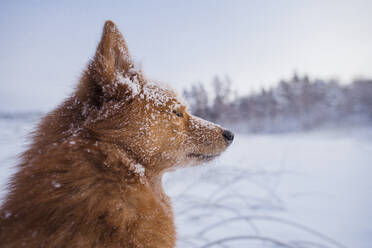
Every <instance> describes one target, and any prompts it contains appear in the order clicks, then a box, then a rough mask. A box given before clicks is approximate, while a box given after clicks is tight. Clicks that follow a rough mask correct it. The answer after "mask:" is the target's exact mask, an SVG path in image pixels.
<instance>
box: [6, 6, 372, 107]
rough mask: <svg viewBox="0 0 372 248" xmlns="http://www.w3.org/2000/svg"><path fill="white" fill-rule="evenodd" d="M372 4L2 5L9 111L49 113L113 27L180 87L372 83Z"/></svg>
mask: <svg viewBox="0 0 372 248" xmlns="http://www.w3.org/2000/svg"><path fill="white" fill-rule="evenodd" d="M371 13H372V1H363V0H350V1H343V0H338V1H326V0H323V1H295V0H291V1H290V0H288V1H285V0H272V1H268V0H267V1H266V0H265V1H264V0H257V1H249V0H241V1H235V0H232V1H227V0H226V1H222V0H220V1H217V0H195V1H191V0H188V1H186V0H185V1H174V0H169V1H150V0H148V1H141V0H133V1H124V0H121V1H92V0H90V1H77V0H75V1H57V0H56V1H32V0H28V1H1V2H0V30H1V35H0V55H1V59H0V111H25V110H42V111H47V110H50V109H51V108H53V107H55V106H56V105H57V104H58V103H59V102H61V100H62V99H63V98H64V97H66V96H67V95H68V94H69V93H71V92H72V89H73V87H74V85H76V83H77V80H78V78H79V75H80V73H81V71H82V69H83V68H84V67H85V66H86V64H87V62H88V60H89V59H90V58H91V57H92V56H93V54H94V52H95V48H96V45H97V43H98V42H99V38H100V35H101V31H102V27H103V24H104V21H105V20H107V19H111V20H113V21H114V22H115V23H116V24H117V25H118V26H119V28H120V30H121V31H122V33H123V34H124V36H125V38H126V40H127V42H128V45H129V49H130V51H131V54H132V55H133V57H134V59H135V61H136V62H137V63H139V64H141V65H142V68H143V70H144V72H145V74H146V75H147V76H148V77H150V78H153V79H156V80H161V81H164V82H166V83H169V84H170V85H172V86H174V87H175V88H176V89H179V90H181V89H182V88H184V87H187V86H188V85H190V84H191V83H194V82H198V81H202V82H205V83H209V82H210V81H211V79H212V78H213V76H214V75H216V74H217V75H221V76H224V75H229V76H230V78H231V79H232V81H233V86H234V87H235V88H236V89H238V90H239V92H240V93H242V94H243V93H247V92H250V91H251V90H256V89H258V88H260V87H262V86H264V87H268V86H271V85H274V84H276V83H277V82H278V80H279V79H281V78H286V77H289V76H290V75H291V74H292V73H293V71H295V70H296V71H297V72H299V73H305V72H306V73H308V74H309V75H310V76H311V77H323V78H331V77H336V78H339V79H340V80H342V81H343V82H348V81H349V80H351V79H352V78H354V77H359V76H364V77H372V70H371V68H372V14H371Z"/></svg>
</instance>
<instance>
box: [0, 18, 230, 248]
mask: <svg viewBox="0 0 372 248" xmlns="http://www.w3.org/2000/svg"><path fill="white" fill-rule="evenodd" d="M222 131H223V130H222V129H221V128H220V127H219V126H217V125H214V124H212V123H208V122H205V121H204V120H201V119H198V118H196V117H194V116H192V115H190V114H189V113H187V111H186V107H185V106H184V104H183V103H182V102H181V100H180V99H179V98H178V97H177V95H176V94H175V93H174V92H173V91H172V90H169V89H167V88H164V87H161V86H159V85H158V84H156V83H152V82H150V81H149V80H146V79H145V78H144V76H143V74H142V72H141V71H140V70H136V69H135V67H134V65H133V62H132V60H131V58H130V55H129V53H128V49H127V46H126V43H125V41H124V39H123V37H122V35H121V33H120V32H119V31H118V29H117V27H116V26H115V24H114V23H113V22H111V21H107V22H106V23H105V26H104V30H103V35H102V39H101V42H100V43H99V45H98V48H97V52H96V54H95V56H94V58H93V60H92V61H91V62H90V63H89V65H88V67H87V69H86V70H85V71H84V73H83V75H82V78H81V80H80V83H79V85H78V86H77V89H76V91H75V93H74V94H73V95H72V96H71V97H69V98H68V99H67V100H66V101H65V102H64V103H62V104H61V105H60V106H59V107H58V108H57V109H56V110H54V111H53V112H51V113H49V114H48V115H46V116H45V117H44V118H43V119H42V121H41V123H40V124H39V126H38V128H37V130H36V131H35V133H34V135H33V142H32V144H31V145H30V147H29V148H28V150H26V151H25V152H24V153H23V155H22V158H21V162H20V164H19V165H18V169H19V170H18V172H17V173H16V174H15V175H14V176H13V177H12V179H11V181H10V184H9V185H10V186H9V193H8V195H7V197H6V199H5V201H4V202H3V205H2V207H1V209H0V247H2V248H5V247H6V248H11V247H12V248H15V247H17V248H18V247H69V248H70V247H133V248H134V247H138V248H139V247H163V248H166V247H174V246H175V242H176V233H175V226H174V222H173V213H172V208H171V204H170V201H169V199H168V197H167V196H166V195H165V194H164V192H163V188H162V185H161V177H162V175H163V173H164V172H165V171H167V170H170V169H173V168H175V167H179V166H184V165H188V164H199V163H201V162H204V161H206V160H210V159H212V158H214V157H215V156H217V155H219V154H220V153H221V152H222V151H224V150H225V149H226V147H227V146H228V142H226V140H225V139H224V138H223V137H222Z"/></svg>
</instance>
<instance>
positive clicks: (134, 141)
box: [76, 21, 234, 171]
mask: <svg viewBox="0 0 372 248" xmlns="http://www.w3.org/2000/svg"><path fill="white" fill-rule="evenodd" d="M76 97H78V99H85V100H82V101H83V102H85V103H83V106H82V108H81V109H82V110H81V111H82V113H81V115H82V118H83V119H84V120H85V121H84V125H85V127H86V128H89V129H90V130H93V131H94V133H96V135H97V137H98V138H99V139H100V140H103V141H105V142H110V143H112V144H115V146H116V147H118V148H119V149H122V150H123V151H125V152H126V153H127V154H129V155H130V156H131V157H132V158H133V159H134V160H135V161H137V162H138V163H141V164H142V165H144V166H145V167H146V168H147V169H150V168H153V169H154V170H155V171H164V170H166V169H170V168H172V167H174V166H177V165H186V164H198V163H201V162H204V161H209V160H211V159H213V158H214V157H216V156H218V155H219V154H221V152H223V151H224V150H225V149H226V148H227V146H228V145H229V144H231V142H232V140H233V138H234V136H233V134H232V133H231V132H230V131H227V130H224V129H222V128H221V127H220V126H218V125H216V124H213V123H211V122H208V121H205V120H203V119H200V118H197V117H195V116H192V115H191V114H190V113H188V112H187V108H186V104H185V103H184V101H183V100H182V99H181V98H180V97H179V96H177V94H176V93H175V92H174V91H173V90H172V89H170V88H169V87H165V86H161V85H160V84H158V83H155V82H153V81H150V80H147V79H145V77H144V76H143V74H142V72H141V71H140V70H138V69H136V68H135V66H134V64H133V61H132V59H131V57H130V55H129V52H128V49H127V46H126V43H125V41H124V39H123V37H122V35H121V33H120V32H119V30H118V29H117V27H116V26H115V24H114V23H113V22H111V21H107V22H106V23H105V26H104V30H103V35H102V39H101V42H100V43H99V45H98V48H97V51H96V54H95V57H94V59H93V60H92V61H91V63H90V64H89V66H88V68H87V70H86V71H85V73H84V76H83V78H82V80H81V83H80V85H79V88H78V91H77V92H76Z"/></svg>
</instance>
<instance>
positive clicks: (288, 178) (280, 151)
mask: <svg viewBox="0 0 372 248" xmlns="http://www.w3.org/2000/svg"><path fill="white" fill-rule="evenodd" d="M31 128H32V121H22V120H4V119H0V162H1V163H0V189H2V190H1V192H0V199H1V197H4V195H5V193H6V191H5V190H4V187H5V185H6V182H7V180H8V179H9V177H10V176H11V174H12V173H14V171H15V169H14V165H15V164H16V162H17V154H19V153H20V152H21V151H22V150H23V149H24V144H25V138H24V137H25V136H26V134H28V133H29V131H30V130H31ZM370 154H372V132H371V131H370V130H352V129H345V130H338V131H327V132H325V131H324V132H320V131H317V132H312V133H297V134H281V135H246V134H245V135H244V134H236V135H235V140H234V142H233V144H232V146H231V147H230V148H229V149H228V150H227V152H226V153H225V154H224V155H222V156H221V157H220V158H218V159H217V160H215V161H213V162H210V163H208V164H206V165H204V166H200V167H194V168H188V169H180V170H178V171H175V172H171V173H167V174H166V175H165V177H164V178H163V183H164V187H165V190H166V192H167V193H168V194H169V196H170V197H171V199H172V202H173V207H174V212H175V218H176V226H177V231H178V236H179V237H178V247H181V248H188V247H203V246H204V247H234V248H235V247H252V248H254V247H280V246H279V245H278V244H280V243H285V244H290V245H289V246H287V247H303V248H310V247H323V246H324V247H344V246H346V247H358V248H369V247H370V244H371V242H372V224H371V219H372V198H371V195H372V182H371V180H370V175H371V174H372V167H371V164H372V163H371V161H372V159H371V156H370ZM133 171H135V172H136V173H138V174H140V175H144V173H145V169H144V168H143V167H142V165H139V164H137V165H133ZM55 185H58V182H57V181H54V183H53V182H52V186H55ZM9 214H11V213H9ZM219 240H220V241H219ZM221 240H224V241H223V244H221V245H219V246H218V245H215V246H212V244H213V242H215V243H218V242H222V241H221ZM305 241H306V242H307V243H305ZM275 242H276V244H277V245H276V246H275V245H273V244H274V243H275ZM310 243H319V244H321V245H323V246H320V245H319V246H315V245H313V246H311V245H310ZM338 243H340V245H338ZM208 244H209V246H208ZM342 245H344V246H342Z"/></svg>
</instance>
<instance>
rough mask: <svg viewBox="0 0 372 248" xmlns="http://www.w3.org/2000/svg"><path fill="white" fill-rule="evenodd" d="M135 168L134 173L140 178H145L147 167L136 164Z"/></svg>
mask: <svg viewBox="0 0 372 248" xmlns="http://www.w3.org/2000/svg"><path fill="white" fill-rule="evenodd" d="M133 167H134V168H133V171H134V173H136V174H138V175H139V176H140V177H143V176H145V167H143V166H142V165H141V164H134V165H133Z"/></svg>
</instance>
